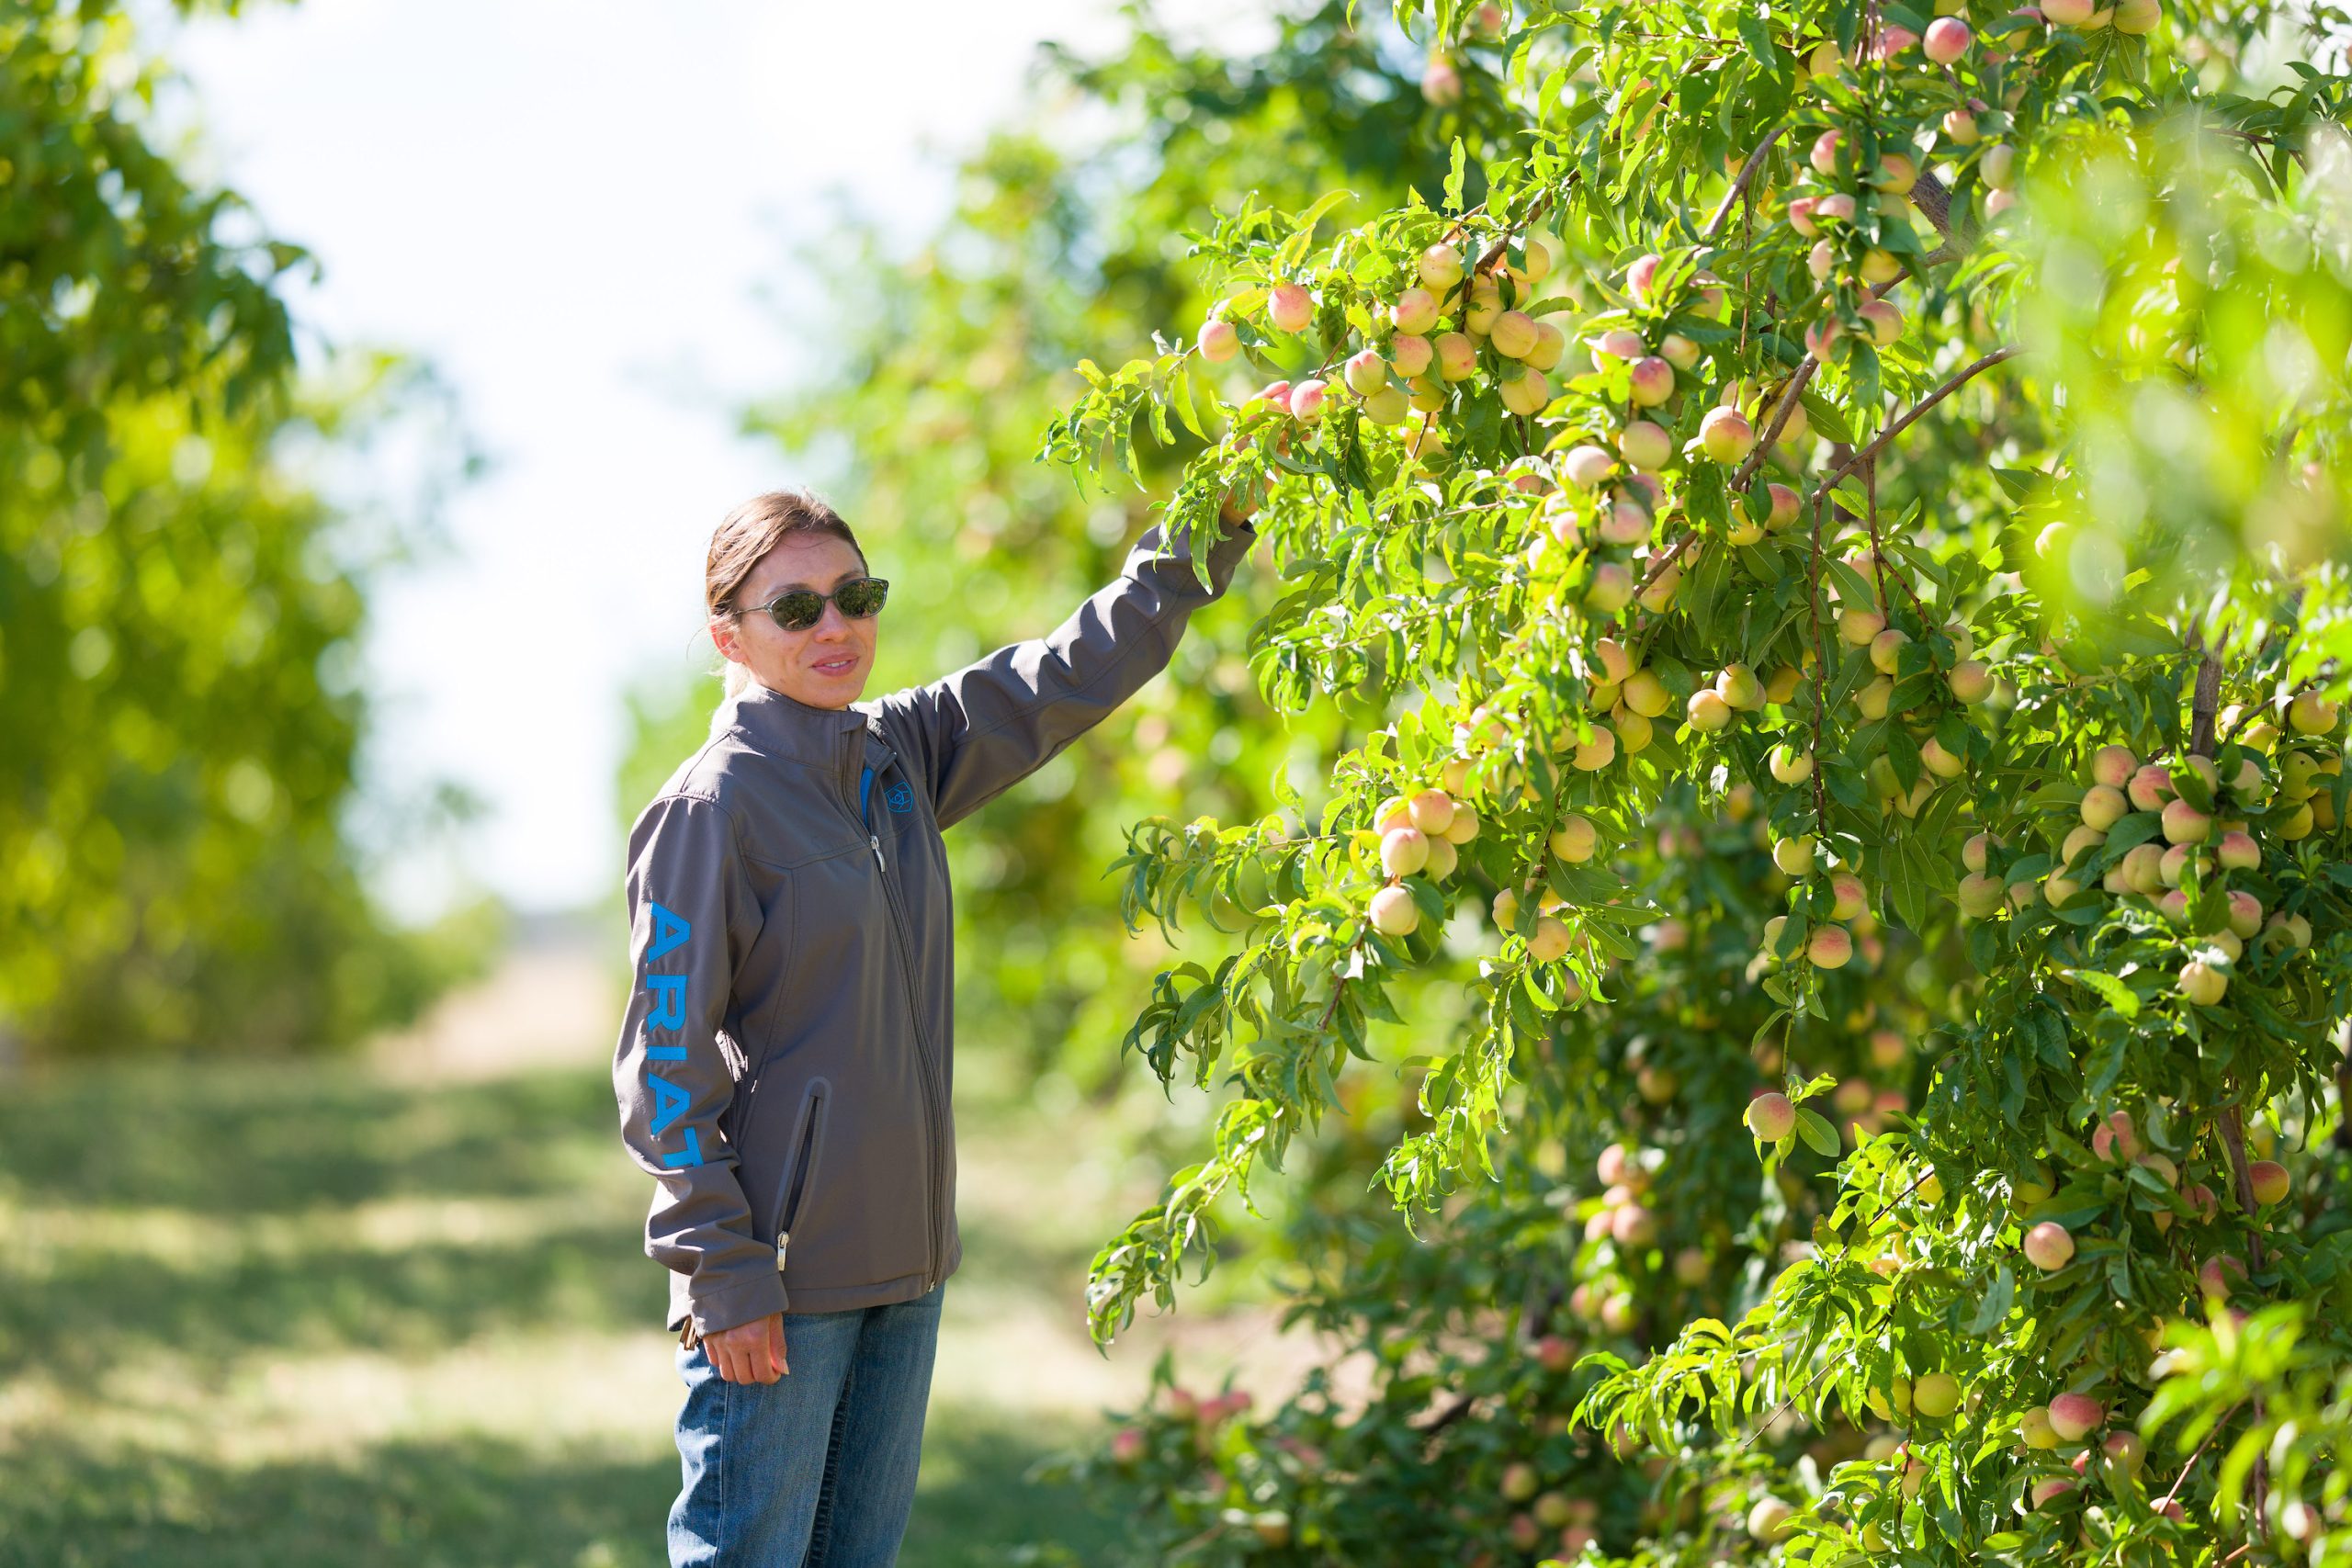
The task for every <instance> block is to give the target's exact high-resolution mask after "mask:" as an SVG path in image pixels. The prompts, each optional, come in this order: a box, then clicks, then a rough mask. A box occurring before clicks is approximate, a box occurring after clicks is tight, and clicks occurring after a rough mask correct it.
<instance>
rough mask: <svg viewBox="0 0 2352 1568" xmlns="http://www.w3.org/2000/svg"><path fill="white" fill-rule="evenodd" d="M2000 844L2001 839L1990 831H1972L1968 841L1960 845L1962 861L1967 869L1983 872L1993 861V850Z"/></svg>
mask: <svg viewBox="0 0 2352 1568" xmlns="http://www.w3.org/2000/svg"><path fill="white" fill-rule="evenodd" d="M2000 844H2001V840H1998V839H1996V838H1995V837H1993V835H1992V834H1990V833H1972V834H1970V835H1969V839H1968V841H1967V842H1966V843H1964V844H1962V845H1961V846H1960V863H1961V864H1962V866H1963V867H1965V868H1966V869H1967V870H1970V871H1974V872H1982V871H1983V870H1984V869H1985V866H1987V865H1988V864H1990V863H1991V861H1992V852H1993V851H1994V850H1995V849H1996V848H1998V847H2000Z"/></svg>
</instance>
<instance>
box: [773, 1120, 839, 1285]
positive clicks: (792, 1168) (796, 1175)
mask: <svg viewBox="0 0 2352 1568" xmlns="http://www.w3.org/2000/svg"><path fill="white" fill-rule="evenodd" d="M831 1095H832V1085H831V1083H830V1082H829V1081H827V1080H826V1079H824V1078H820V1077H819V1078H810V1079H809V1087H808V1089H806V1090H805V1091H803V1093H802V1094H801V1097H800V1113H799V1114H798V1115H797V1117H795V1118H794V1120H793V1125H792V1142H791V1144H790V1145H789V1148H790V1153H789V1154H788V1155H787V1156H786V1158H785V1162H784V1168H783V1173H782V1174H781V1175H780V1176H779V1177H778V1178H777V1179H776V1192H775V1208H774V1209H773V1210H772V1211H770V1212H771V1213H774V1214H775V1216H776V1221H775V1269H776V1272H777V1273H779V1274H781V1273H783V1272H784V1260H785V1248H786V1245H787V1244H788V1243H789V1242H790V1240H791V1238H792V1226H793V1224H794V1222H795V1221H797V1219H798V1218H799V1217H800V1211H801V1209H802V1208H803V1207H804V1206H805V1205H806V1204H807V1202H808V1201H809V1189H810V1188H811V1186H812V1185H813V1184H814V1183H815V1181H816V1176H817V1162H818V1158H819V1156H821V1155H822V1154H823V1153H824V1149H825V1104H826V1101H827V1100H829V1099H831Z"/></svg>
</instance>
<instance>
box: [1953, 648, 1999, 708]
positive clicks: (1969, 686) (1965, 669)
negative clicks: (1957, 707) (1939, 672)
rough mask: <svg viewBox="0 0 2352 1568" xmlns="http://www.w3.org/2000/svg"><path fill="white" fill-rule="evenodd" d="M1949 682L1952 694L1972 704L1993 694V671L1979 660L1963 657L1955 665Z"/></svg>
mask: <svg viewBox="0 0 2352 1568" xmlns="http://www.w3.org/2000/svg"><path fill="white" fill-rule="evenodd" d="M1947 682H1948V683H1949V684H1950V685H1951V694H1952V695H1953V696H1954V697H1956V698H1957V699H1959V700H1960V701H1961V702H1963V703H1967V704H1969V705H1972V706H1973V705H1975V704H1977V703H1981V702H1983V701H1984V700H1985V698H1986V697H1989V696H1991V695H1992V694H1993V672H1992V671H1989V670H1987V669H1986V668H1985V665H1984V663H1983V662H1982V661H1981V660H1974V659H1963V660H1961V661H1960V662H1959V663H1958V664H1955V665H1953V666H1952V671H1951V675H1950V676H1949V677H1947Z"/></svg>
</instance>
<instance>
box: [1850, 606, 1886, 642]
mask: <svg viewBox="0 0 2352 1568" xmlns="http://www.w3.org/2000/svg"><path fill="white" fill-rule="evenodd" d="M1885 629H1886V617H1885V616H1884V615H1880V614H1879V613H1878V612H1877V611H1875V610H1866V609H1860V608H1855V609H1850V610H1840V611H1838V637H1839V638H1840V639H1842V640H1843V641H1845V642H1847V643H1849V644H1851V645H1852V646H1853V647H1855V648H1867V647H1869V646H1870V644H1871V639H1872V638H1874V637H1877V636H1878V634H1879V633H1881V632H1883V631H1884V630H1885Z"/></svg>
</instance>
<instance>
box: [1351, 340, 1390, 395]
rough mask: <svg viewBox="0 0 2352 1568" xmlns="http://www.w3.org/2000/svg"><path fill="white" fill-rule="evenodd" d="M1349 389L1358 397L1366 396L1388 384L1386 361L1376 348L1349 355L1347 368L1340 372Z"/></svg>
mask: <svg viewBox="0 0 2352 1568" xmlns="http://www.w3.org/2000/svg"><path fill="white" fill-rule="evenodd" d="M1341 374H1342V375H1343V376H1344V377H1345V378H1346V380H1347V383H1348V389H1349V390H1351V391H1352V392H1354V393H1355V394H1356V395H1357V396H1358V397H1364V398H1368V397H1370V396H1372V394H1373V393H1374V392H1377V391H1378V390H1380V389H1382V388H1383V387H1385V386H1386V385H1388V361H1386V360H1385V359H1383V358H1381V357H1380V351H1379V350H1378V349H1376V348H1367V349H1364V350H1363V351H1362V352H1360V353H1357V354H1354V355H1350V356H1349V359H1348V364H1347V368H1346V369H1345V370H1344V371H1343V372H1342V373H1341Z"/></svg>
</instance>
